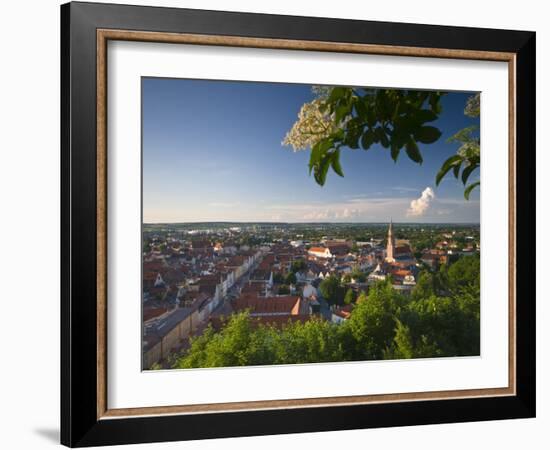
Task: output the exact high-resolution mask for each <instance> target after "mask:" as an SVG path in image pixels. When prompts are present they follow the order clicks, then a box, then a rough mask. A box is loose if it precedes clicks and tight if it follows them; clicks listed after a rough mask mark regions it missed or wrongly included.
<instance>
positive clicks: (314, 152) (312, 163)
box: [309, 138, 334, 175]
mask: <svg viewBox="0 0 550 450" xmlns="http://www.w3.org/2000/svg"><path fill="white" fill-rule="evenodd" d="M333 144H334V141H333V140H332V139H330V138H327V139H323V140H322V141H319V142H317V144H315V145H314V146H313V147H311V154H310V155H309V174H310V175H311V170H312V169H313V168H314V167H316V166H318V165H319V162H320V161H321V158H322V157H323V156H324V155H325V153H326V152H328V151H329V150H330V148H331V147H332V145H333Z"/></svg>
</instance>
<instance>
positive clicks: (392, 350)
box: [174, 256, 480, 368]
mask: <svg viewBox="0 0 550 450" xmlns="http://www.w3.org/2000/svg"><path fill="white" fill-rule="evenodd" d="M329 280H330V277H329V278H327V279H326V280H325V281H329ZM329 286H332V288H335V287H340V286H339V285H337V284H336V283H334V282H333V281H329V284H326V286H325V287H327V288H328V287H329ZM350 292H351V290H348V291H347V293H346V295H345V297H346V299H348V298H349V297H350V296H351V295H352V294H350ZM479 306H480V302H479V257H475V256H471V257H470V256H468V257H463V258H460V259H459V260H458V261H457V262H455V263H453V264H451V265H450V267H449V268H448V269H443V270H441V271H440V272H437V273H428V272H424V273H422V274H421V275H420V277H419V282H418V285H417V287H416V288H415V289H414V291H413V294H412V295H411V296H410V297H403V296H402V295H400V294H399V293H398V292H397V291H395V290H394V289H393V288H392V286H391V283H389V282H388V281H383V282H379V283H376V284H374V285H373V286H371V288H370V290H369V293H368V295H366V294H365V293H364V292H362V293H361V294H360V295H359V297H358V298H357V300H356V302H355V303H354V307H353V310H352V311H351V315H350V317H349V319H348V320H346V321H344V322H343V323H342V324H334V323H331V322H328V321H323V320H320V319H315V318H313V319H310V320H309V321H306V322H304V323H301V322H291V321H289V322H288V323H287V324H285V325H284V326H283V327H282V329H278V328H276V327H275V326H271V325H260V324H258V323H257V322H256V321H255V319H254V318H251V317H250V316H249V315H248V313H246V312H245V313H240V314H235V315H232V316H230V318H229V320H228V321H227V323H226V325H225V326H224V327H223V328H222V329H221V331H219V332H215V331H214V330H213V329H212V328H211V327H208V328H207V329H206V330H205V331H204V333H203V334H202V335H201V336H199V337H196V338H194V339H192V341H191V346H190V348H189V350H187V351H186V352H185V353H184V354H182V355H180V357H179V358H177V359H176V361H175V363H174V367H177V368H190V367H229V366H243V365H264V364H294V363H314V362H331V361H362V360H379V359H408V358H433V357H440V356H467V355H479V354H480V333H479V331H480V329H479V320H480V314H479V312H480V309H479Z"/></svg>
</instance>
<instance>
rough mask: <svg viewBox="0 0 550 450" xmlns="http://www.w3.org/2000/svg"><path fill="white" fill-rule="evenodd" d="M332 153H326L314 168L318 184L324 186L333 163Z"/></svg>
mask: <svg viewBox="0 0 550 450" xmlns="http://www.w3.org/2000/svg"><path fill="white" fill-rule="evenodd" d="M331 160H332V155H325V156H323V158H322V159H321V162H320V163H319V165H318V166H317V167H315V170H314V177H315V181H317V184H319V185H320V186H324V184H325V181H326V179H327V173H328V168H329V167H330V165H331Z"/></svg>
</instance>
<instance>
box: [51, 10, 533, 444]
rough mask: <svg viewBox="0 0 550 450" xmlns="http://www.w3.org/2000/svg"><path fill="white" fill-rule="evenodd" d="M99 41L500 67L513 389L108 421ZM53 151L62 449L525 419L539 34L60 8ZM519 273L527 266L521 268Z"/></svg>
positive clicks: (529, 406)
mask: <svg viewBox="0 0 550 450" xmlns="http://www.w3.org/2000/svg"><path fill="white" fill-rule="evenodd" d="M107 39H126V40H144V41H158V42H190V41H193V40H194V42H196V43H207V44H209V45H232V46H244V47H267V48H292V49H296V50H312V49H315V50H319V51H343V52H361V53H381V54H395V55H414V56H423V57H434V56H437V57H446V58H466V59H472V58H473V59H489V60H501V61H508V62H509V68H510V74H511V77H510V86H511V90H510V100H511V102H510V103H511V110H510V124H511V127H510V154H509V158H510V164H509V165H510V192H509V198H510V207H511V214H510V224H509V232H510V233H509V235H510V242H509V244H510V257H511V261H512V262H513V264H512V265H511V266H510V274H511V277H512V278H511V279H512V280H513V281H514V283H513V284H512V283H511V285H510V306H511V308H510V310H511V315H510V317H511V319H510V331H511V336H512V338H513V340H511V344H512V345H511V354H510V380H511V381H510V386H509V388H510V389H509V390H508V391H505V392H504V391H503V392H497V391H488V392H484V393H482V394H483V395H482V394H480V393H465V392H462V393H460V392H454V393H452V394H453V395H450V394H448V393H447V395H446V394H445V393H439V395H437V394H438V393H435V394H436V395H431V396H430V395H425V396H418V395H416V396H412V397H411V398H407V397H406V396H401V397H400V396H394V397H395V398H378V399H376V398H374V399H373V398H366V397H365V398H359V399H355V401H350V400H349V399H348V401H336V400H334V399H333V400H332V401H331V399H319V400H324V401H316V402H311V401H310V402H309V403H308V401H305V400H291V401H289V402H286V403H285V402H283V403H282V404H280V405H277V404H271V405H270V404H269V402H264V404H262V405H245V404H236V406H235V407H227V405H225V406H226V407H219V406H218V407H216V405H214V406H210V407H208V408H203V409H202V410H200V409H197V408H195V409H193V408H187V409H185V407H178V406H174V407H173V408H171V407H168V408H164V409H161V410H159V411H157V410H150V411H147V408H143V409H142V410H141V411H123V412H122V413H120V411H119V413H117V410H109V409H108V408H107V405H106V401H105V390H106V385H105V383H106V377H105V374H106V368H105V348H106V346H105V339H106V334H105V322H106V310H105V291H104V289H105V273H106V260H105V246H106V229H105V220H104V219H105V205H106V201H107V199H106V198H105V195H106V194H105V193H106V191H105V189H104V186H105V171H106V163H105V151H106V148H105V137H106V117H105V95H106V86H105V77H104V76H103V75H104V70H105V60H104V57H105V43H106V40H107ZM61 143H62V149H61V174H62V179H61V203H62V212H61V224H62V228H61V292H62V298H61V300H62V308H61V309H62V310H61V339H62V340H61V392H62V395H61V442H62V443H63V444H65V445H69V446H91V445H107V444H123V443H138V442H155V441H173V440H184V439H204V438H214V437H229V436H247V435H265V434H276V433H294V432H310V431H328V430H344V429H354V428H369V427H386V426H399V425H415V424H427V423H444V422H462V421H478V420H491V419H508V418H519V417H534V415H535V301H534V299H535V271H534V261H535V255H534V249H535V176H534V173H535V33H531V32H524V31H506V30H487V29H474V28H457V27H443V26H431V25H416V24H396V23H382V22H365V21H350V20H339V19H320V18H308V17H290V16H273V15H259V14H247V13H228V12H214V11H199V10H186V9H171V8H152V7H136V6H125V5H107V4H93V3H70V4H66V5H63V6H62V7H61ZM516 261H529V262H530V264H529V265H525V264H521V265H517V264H515V262H516ZM519 293H521V296H520V295H519ZM516 294H518V295H516ZM512 313H513V314H512ZM514 350H515V351H514ZM474 394H475V395H474ZM371 397H372V396H371ZM411 400H414V401H411ZM152 406H154V405H152ZM113 411H114V412H113ZM145 414H149V415H148V416H145ZM150 414H153V415H150ZM120 416H126V417H124V418H121V417H120Z"/></svg>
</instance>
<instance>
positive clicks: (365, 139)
mask: <svg viewBox="0 0 550 450" xmlns="http://www.w3.org/2000/svg"><path fill="white" fill-rule="evenodd" d="M372 144H374V132H373V131H372V130H371V129H370V128H369V129H368V130H367V131H365V132H364V133H363V136H361V147H363V148H364V149H365V150H368V149H369V148H370V147H371V145H372Z"/></svg>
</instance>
